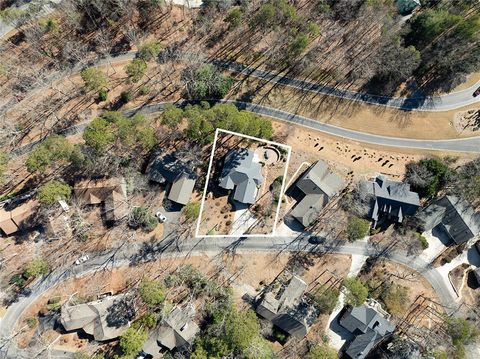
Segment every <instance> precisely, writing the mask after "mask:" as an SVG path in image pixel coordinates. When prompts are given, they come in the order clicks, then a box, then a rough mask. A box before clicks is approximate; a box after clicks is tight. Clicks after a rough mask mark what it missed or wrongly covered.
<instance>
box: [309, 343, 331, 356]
mask: <svg viewBox="0 0 480 359" xmlns="http://www.w3.org/2000/svg"><path fill="white" fill-rule="evenodd" d="M307 359H338V354H337V351H336V350H335V349H333V348H332V347H330V346H329V345H328V344H326V343H323V344H317V345H314V346H313V347H311V348H310V349H309V351H308V353H307Z"/></svg>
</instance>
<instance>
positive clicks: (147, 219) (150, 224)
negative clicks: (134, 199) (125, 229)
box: [128, 207, 158, 232]
mask: <svg viewBox="0 0 480 359" xmlns="http://www.w3.org/2000/svg"><path fill="white" fill-rule="evenodd" d="M128 224H129V226H130V227H132V228H139V227H141V228H142V229H144V230H145V231H147V232H151V231H153V230H154V229H155V227H156V226H157V224H158V220H157V218H156V217H155V216H154V215H152V214H151V213H150V211H149V210H148V209H147V208H145V207H135V208H133V210H132V212H131V213H130V217H129V220H128Z"/></svg>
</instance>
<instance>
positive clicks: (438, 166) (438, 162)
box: [405, 157, 454, 198]
mask: <svg viewBox="0 0 480 359" xmlns="http://www.w3.org/2000/svg"><path fill="white" fill-rule="evenodd" d="M453 174H454V171H453V170H451V169H450V167H449V166H448V163H447V162H446V161H445V160H444V159H441V158H438V157H432V158H427V159H422V160H420V161H418V162H410V163H408V164H407V166H406V174H405V177H406V180H407V182H408V183H410V185H411V187H412V190H413V191H415V192H418V194H419V196H420V197H424V198H426V197H427V198H428V197H433V196H435V195H436V194H437V193H438V191H440V190H441V189H442V188H443V187H444V186H445V184H446V183H447V181H449V180H450V178H451V177H452V176H453Z"/></svg>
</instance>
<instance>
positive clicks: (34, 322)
mask: <svg viewBox="0 0 480 359" xmlns="http://www.w3.org/2000/svg"><path fill="white" fill-rule="evenodd" d="M26 322H27V326H28V327H29V328H30V329H33V328H35V327H36V326H37V325H38V319H37V317H28V318H27V320H26Z"/></svg>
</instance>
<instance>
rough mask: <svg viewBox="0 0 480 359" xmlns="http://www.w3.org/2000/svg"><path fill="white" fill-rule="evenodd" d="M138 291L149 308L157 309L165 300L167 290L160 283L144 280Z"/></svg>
mask: <svg viewBox="0 0 480 359" xmlns="http://www.w3.org/2000/svg"><path fill="white" fill-rule="evenodd" d="M138 289H139V293H140V298H141V299H142V302H143V303H145V304H146V305H148V306H149V307H156V306H158V305H160V304H162V303H163V301H164V300H165V288H164V287H163V285H162V284H161V283H160V282H158V281H155V280H152V279H148V278H143V279H142V281H141V282H140V286H139V288H138Z"/></svg>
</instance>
